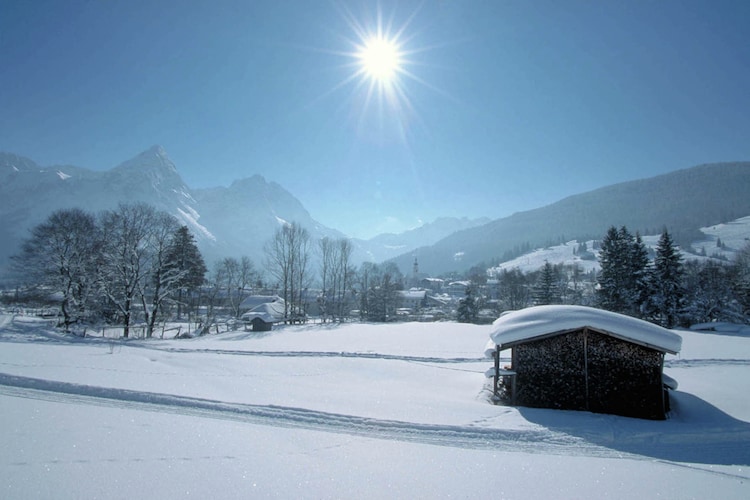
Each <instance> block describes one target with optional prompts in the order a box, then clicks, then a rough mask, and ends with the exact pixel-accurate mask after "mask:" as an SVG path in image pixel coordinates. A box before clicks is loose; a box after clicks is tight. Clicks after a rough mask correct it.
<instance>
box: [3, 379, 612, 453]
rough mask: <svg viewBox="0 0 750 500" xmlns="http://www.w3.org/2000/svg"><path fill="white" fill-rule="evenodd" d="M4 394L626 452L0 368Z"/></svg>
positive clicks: (509, 446) (544, 436)
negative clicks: (39, 376) (25, 374)
mask: <svg viewBox="0 0 750 500" xmlns="http://www.w3.org/2000/svg"><path fill="white" fill-rule="evenodd" d="M0 394H2V395H5V396H11V397H21V398H30V399H38V400H42V401H50V402H58V403H73V404H91V405H98V406H105V407H115V408H127V409H138V410H145V411H156V412H169V413H174V414H178V415H187V416H193V417H202V418H215V419H222V420H233V421H239V422H247V423H251V424H259V425H270V426H274V427H290V428H299V429H307V430H316V431H325V432H333V433H343V434H351V435H356V436H362V437H369V438H377V439H390V440H398V441H409V442H416V443H422V444H433V445H440V446H450V447H457V448H471V449H492V450H497V451H516V452H518V451H521V452H526V453H546V454H549V453H552V454H556V455H571V454H573V455H584V456H594V457H605V458H606V457H612V458H621V457H622V456H623V453H619V452H615V451H613V450H609V449H607V448H605V447H601V446H597V445H593V444H590V443H587V442H586V441H585V440H583V439H580V438H576V437H574V436H570V435H567V434H564V433H560V432H554V431H551V430H547V429H540V430H503V429H492V428H483V427H474V426H471V425H468V426H457V425H439V424H425V423H418V422H404V421H398V420H384V419H377V418H370V417H362V416H355V415H344V414H339V413H330V412H324V411H318V410H310V409H305V408H295V407H288V406H278V405H256V404H246V403H227V402H223V401H216V400H210V399H201V398H194V397H189V396H177V395H171V394H160V393H152V392H144V391H134V390H129V389H115V388H106V387H97V386H90V385H85V384H74V383H69V382H58V381H51V380H44V379H37V378H30V377H21V376H15V375H9V374H6V373H0Z"/></svg>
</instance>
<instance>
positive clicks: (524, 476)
mask: <svg viewBox="0 0 750 500" xmlns="http://www.w3.org/2000/svg"><path fill="white" fill-rule="evenodd" d="M490 330H491V327H490V326H475V325H465V324H456V323H432V324H430V323H406V324H396V325H391V324H389V325H366V324H365V325H361V324H348V325H344V326H330V325H307V326H294V327H287V328H282V329H279V330H274V331H273V332H267V333H263V334H259V333H252V332H244V331H238V332H230V333H226V334H221V335H214V336H208V337H203V338H197V339H192V340H151V341H139V340H131V341H128V342H112V341H108V340H106V339H71V338H68V337H64V336H62V335H59V334H57V333H55V332H54V331H53V330H52V329H51V328H49V327H48V326H47V325H46V324H45V323H43V322H41V320H38V319H33V318H29V317H24V316H10V315H0V429H2V433H0V497H2V498H8V499H15V498H138V497H140V498H183V497H192V498H269V497H274V498H275V497H282V498H290V497H291V498H448V497H458V498H480V497H496V498H524V499H528V498H597V499H598V498H653V497H657V496H658V497H660V498H743V499H744V498H750V400H749V399H748V397H747V395H748V393H750V338H747V337H744V336H739V335H717V334H713V333H699V332H680V334H681V335H682V336H683V347H682V352H681V354H680V355H677V356H671V355H670V356H668V357H667V361H666V363H665V364H666V369H665V370H666V372H667V373H668V374H669V375H670V376H672V377H674V378H676V379H677V380H678V381H679V384H680V387H679V390H678V391H677V392H676V393H674V395H673V413H672V418H671V419H669V420H667V421H662V422H655V421H646V420H638V419H629V418H625V417H617V416H612V415H596V414H590V413H586V412H568V411H555V410H542V409H530V408H512V407H506V406H493V405H491V404H489V403H488V400H487V396H488V393H487V391H486V385H485V384H486V379H485V377H484V372H485V371H486V370H487V369H488V368H489V367H490V366H491V361H489V360H487V359H485V358H483V350H484V347H485V344H486V343H487V340H488V336H489V333H490Z"/></svg>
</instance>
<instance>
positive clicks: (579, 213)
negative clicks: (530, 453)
mask: <svg viewBox="0 0 750 500" xmlns="http://www.w3.org/2000/svg"><path fill="white" fill-rule="evenodd" d="M0 181H1V182H0V220H2V221H3V224H0V270H2V268H3V263H4V262H6V263H7V258H8V257H9V256H10V255H12V254H14V253H17V251H18V249H19V248H20V243H21V241H22V240H23V239H24V238H25V237H26V236H27V235H28V230H29V229H30V228H32V227H33V226H34V225H36V224H39V223H40V222H42V221H43V220H44V219H46V217H47V216H48V215H49V214H50V213H51V212H53V211H54V210H57V209H64V208H73V207H82V208H84V209H86V210H89V211H94V212H96V211H101V210H107V209H115V208H116V207H117V205H118V204H119V203H121V202H146V203H150V204H152V205H154V206H155V207H156V208H157V209H160V210H164V211H166V212H168V213H170V214H172V215H174V216H176V217H177V218H178V219H179V220H180V221H181V222H182V223H184V224H186V225H187V226H188V227H189V228H190V229H191V231H193V233H194V234H195V235H196V239H197V240H198V244H199V247H200V248H201V251H202V252H203V253H204V256H205V257H206V260H207V262H208V263H209V265H211V264H213V262H214V261H215V260H218V259H220V258H223V257H227V256H232V257H240V256H243V255H247V256H249V257H250V258H251V259H253V260H254V261H255V262H256V263H258V264H259V265H262V262H263V260H264V253H263V246H264V244H265V242H266V241H268V240H269V239H270V238H271V237H272V236H273V233H274V231H275V230H276V229H277V228H278V227H279V226H280V225H281V224H284V223H287V222H298V223H300V224H301V225H302V226H303V227H305V228H306V229H307V230H308V231H309V232H310V234H311V237H312V239H313V241H312V245H311V249H312V250H313V251H314V250H315V248H316V246H317V245H316V244H315V240H317V239H319V238H322V237H330V238H345V237H346V235H344V234H343V233H342V232H340V231H338V230H336V229H334V228H330V227H327V226H325V225H323V224H321V223H320V222H318V221H317V220H316V219H314V217H313V216H312V215H311V214H310V213H309V211H308V210H307V209H306V208H305V207H304V206H303V205H302V203H301V202H300V201H299V200H298V199H297V198H296V197H294V196H293V195H292V194H291V193H289V192H288V191H287V190H286V189H284V187H283V186H281V185H280V184H278V183H276V182H272V181H267V180H266V179H265V178H264V177H263V176H261V175H259V174H254V175H251V176H248V177H244V178H240V179H236V180H234V181H233V182H232V183H231V184H230V185H229V186H228V187H223V186H219V187H212V188H196V189H191V188H190V187H189V186H188V185H187V184H186V183H185V182H184V181H183V180H182V178H181V176H180V174H179V171H178V169H177V166H176V165H175V164H174V163H173V162H172V161H171V160H170V159H169V156H168V154H167V152H166V151H165V150H164V148H162V147H161V146H158V145H155V146H152V147H151V148H149V149H147V150H145V151H143V152H141V153H139V154H138V155H136V156H134V157H133V158H131V159H129V160H126V161H124V162H122V163H120V164H119V165H117V166H116V167H114V168H111V169H109V170H104V171H92V170H88V169H84V168H80V167H75V166H70V165H67V166H62V165H55V166H51V167H41V166H39V165H37V164H36V163H35V162H34V161H33V160H30V159H28V158H25V157H22V156H19V155H16V154H13V153H0ZM749 192H750V162H725V163H715V164H704V165H699V166H696V167H689V168H685V169H680V170H677V171H674V172H670V173H668V174H662V175H658V176H655V177H651V178H646V179H638V180H635V181H628V182H622V183H618V184H613V185H609V186H604V187H601V188H598V189H595V190H591V191H588V192H585V193H580V194H576V195H571V196H567V197H565V198H562V199H561V200H559V201H557V202H555V203H552V204H549V205H546V206H543V207H539V208H535V209H532V210H527V211H522V212H516V213H514V214H512V215H510V216H508V217H504V218H499V219H489V218H478V219H469V218H466V217H442V218H438V219H436V220H435V221H432V222H430V223H427V224H424V225H422V226H420V227H418V228H415V229H412V230H410V231H405V232H403V233H400V234H381V235H378V236H375V237H374V238H371V239H368V240H363V239H351V241H352V244H353V248H354V254H353V256H352V260H353V262H354V263H355V264H358V263H360V262H363V261H373V262H383V261H387V260H391V261H393V262H395V263H397V264H398V266H399V268H400V269H401V270H402V271H408V270H410V269H411V266H412V265H413V262H414V258H415V257H416V258H418V261H419V266H420V270H421V271H423V272H427V273H429V274H432V275H439V274H443V273H448V272H451V271H459V272H460V271H464V270H466V269H468V268H469V267H473V266H476V265H478V264H481V263H484V264H486V265H488V266H489V265H491V264H496V263H498V262H499V261H500V259H502V258H503V257H504V256H508V255H513V254H517V253H518V252H519V251H520V250H519V249H523V248H529V247H538V246H546V245H549V244H552V243H558V242H562V241H569V240H572V239H578V240H584V241H585V240H589V239H598V238H601V236H602V235H603V234H604V233H605V232H606V229H607V228H608V227H609V226H612V225H615V226H620V225H626V226H627V227H628V228H630V229H631V230H632V231H640V232H641V233H642V234H647V233H648V232H658V231H661V228H662V227H664V226H666V227H668V228H669V229H670V231H671V232H673V233H675V236H676V237H677V239H678V240H679V239H680V238H682V237H685V238H687V237H689V236H691V235H696V234H697V233H696V231H698V228H700V227H706V226H710V225H712V224H716V223H721V222H728V221H730V220H733V219H736V218H738V217H742V216H747V215H750V197H748V196H746V193H749ZM748 236H750V235H748Z"/></svg>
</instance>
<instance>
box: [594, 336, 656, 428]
mask: <svg viewBox="0 0 750 500" xmlns="http://www.w3.org/2000/svg"><path fill="white" fill-rule="evenodd" d="M586 347H587V351H586V353H587V360H588V377H589V410H590V411H593V412H597V413H614V414H616V415H624V416H627V417H639V418H650V419H663V418H664V416H665V408H664V401H663V397H664V391H663V387H662V382H661V370H662V358H663V356H664V354H663V353H661V352H659V351H656V350H654V349H649V348H647V347H643V346H640V345H637V344H633V343H630V342H625V341H623V340H619V339H616V338H614V337H610V336H609V335H604V334H601V333H599V332H595V331H589V332H588V336H587V342H586Z"/></svg>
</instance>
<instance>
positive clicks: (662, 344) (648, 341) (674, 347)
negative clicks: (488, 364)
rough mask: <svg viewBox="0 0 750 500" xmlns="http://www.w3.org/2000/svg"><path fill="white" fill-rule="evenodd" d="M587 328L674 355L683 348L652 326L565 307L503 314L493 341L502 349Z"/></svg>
mask: <svg viewBox="0 0 750 500" xmlns="http://www.w3.org/2000/svg"><path fill="white" fill-rule="evenodd" d="M586 326H588V327H590V328H594V329H596V330H600V331H603V332H607V333H610V334H612V335H614V336H617V337H622V338H624V339H626V340H630V341H632V342H634V343H638V344H642V345H645V346H648V347H655V348H657V349H659V350H662V351H665V352H669V353H672V354H676V353H678V352H680V347H681V345H682V337H680V336H679V335H678V334H676V333H674V332H672V331H670V330H667V329H666V328H662V327H660V326H658V325H655V324H653V323H649V322H647V321H643V320H640V319H637V318H631V317H630V316H625V315H622V314H617V313H613V312H610V311H604V310H601V309H595V308H593V307H585V306H562V305H550V306H535V307H528V308H526V309H522V310H520V311H513V312H509V313H506V314H503V315H502V316H500V317H499V318H498V319H496V320H495V322H494V323H493V324H492V332H491V333H490V338H491V339H492V341H493V342H494V343H495V344H497V345H500V346H502V345H507V344H510V343H513V342H517V341H519V340H529V339H533V338H535V337H539V336H542V335H548V334H550V333H554V332H562V331H566V330H573V329H576V328H583V327H586Z"/></svg>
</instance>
